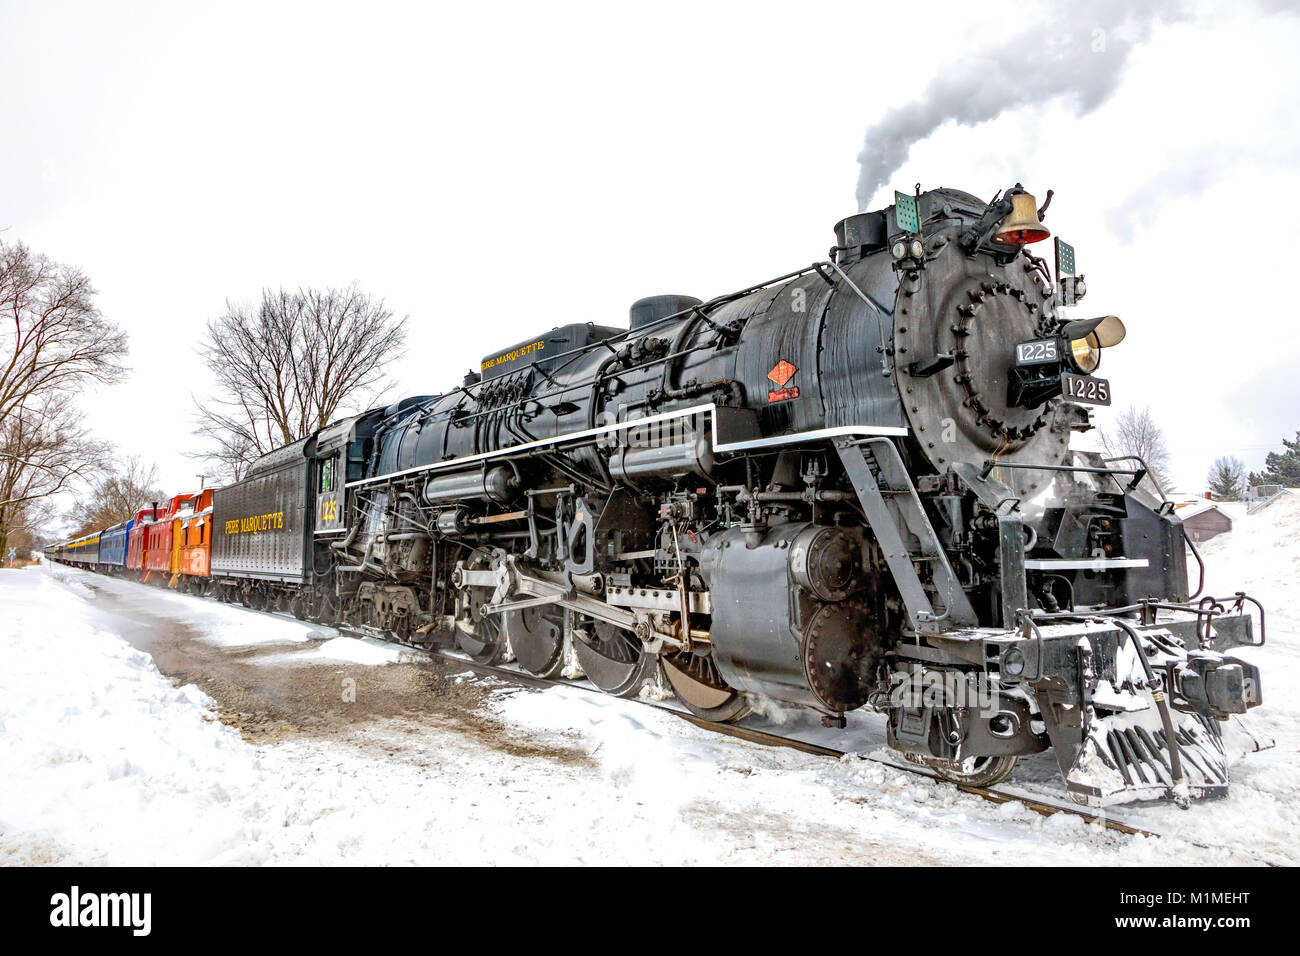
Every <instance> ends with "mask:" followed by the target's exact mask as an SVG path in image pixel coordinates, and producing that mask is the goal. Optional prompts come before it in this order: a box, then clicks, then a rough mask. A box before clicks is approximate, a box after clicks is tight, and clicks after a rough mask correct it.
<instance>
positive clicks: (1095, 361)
mask: <svg viewBox="0 0 1300 956" xmlns="http://www.w3.org/2000/svg"><path fill="white" fill-rule="evenodd" d="M1091 338H1092V337H1091V336H1089V337H1088V338H1086V339H1075V340H1073V341H1072V342H1071V343H1070V362H1071V363H1072V364H1073V365H1074V367H1075V368H1077V369H1078V370H1079V371H1080V372H1083V373H1084V374H1085V375H1086V374H1088V373H1089V372H1094V371H1096V369H1097V366H1098V365H1100V364H1101V349H1099V348H1097V346H1095V345H1093V344H1092V342H1091Z"/></svg>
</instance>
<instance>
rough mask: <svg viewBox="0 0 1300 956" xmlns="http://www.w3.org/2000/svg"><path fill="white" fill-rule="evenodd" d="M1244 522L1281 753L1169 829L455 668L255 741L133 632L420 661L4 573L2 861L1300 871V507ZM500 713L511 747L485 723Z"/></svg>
mask: <svg viewBox="0 0 1300 956" xmlns="http://www.w3.org/2000/svg"><path fill="white" fill-rule="evenodd" d="M1233 517H1234V518H1235V519H1236V521H1237V525H1236V527H1235V528H1234V530H1233V532H1232V533H1231V534H1230V535H1226V536H1222V537H1220V538H1218V539H1216V540H1214V541H1211V542H1210V543H1208V544H1207V545H1206V546H1205V548H1204V552H1205V554H1206V557H1207V560H1208V562H1209V564H1210V576H1209V582H1208V585H1207V589H1208V590H1209V592H1210V593H1217V592H1229V591H1231V590H1235V589H1236V588H1237V587H1242V586H1244V587H1247V588H1248V589H1249V590H1250V591H1251V592H1252V593H1254V594H1256V595H1257V596H1258V597H1260V598H1261V599H1262V600H1264V601H1265V604H1266V606H1268V608H1269V611H1270V615H1269V643H1268V647H1266V648H1264V649H1262V650H1252V651H1247V652H1245V653H1246V654H1249V655H1250V656H1251V657H1252V658H1253V659H1254V660H1255V661H1257V662H1258V663H1259V664H1260V666H1261V667H1262V668H1263V671H1264V677H1263V679H1264V699H1265V706H1264V707H1263V708H1260V709H1258V710H1257V711H1255V712H1254V713H1253V714H1252V715H1251V718H1252V721H1251V723H1252V725H1253V726H1254V727H1255V728H1257V729H1260V730H1263V731H1264V732H1266V733H1268V734H1271V735H1272V736H1274V737H1275V738H1276V739H1277V741H1278V746H1277V747H1276V748H1275V749H1273V750H1270V751H1266V752H1263V753H1257V754H1252V755H1250V756H1249V757H1248V758H1247V759H1246V760H1245V761H1244V762H1243V763H1241V764H1238V765H1237V766H1236V767H1234V771H1233V772H1234V783H1233V792H1232V794H1231V795H1230V796H1229V797H1228V798H1227V799H1226V800H1223V801H1218V802H1216V803H1203V804H1198V805H1196V806H1194V807H1193V808H1192V809H1191V810H1190V811H1185V812H1184V811H1179V810H1177V809H1176V808H1173V807H1172V806H1160V807H1156V808H1144V809H1142V810H1141V811H1140V812H1141V814H1142V817H1143V820H1144V821H1145V822H1146V823H1147V824H1149V825H1150V826H1151V828H1153V829H1156V830H1159V831H1161V832H1163V833H1165V834H1166V836H1165V837H1164V838H1162V839H1148V838H1142V837H1127V836H1123V835H1121V834H1117V833H1115V832H1113V831H1107V830H1104V829H1102V828H1100V827H1096V826H1088V825H1086V824H1084V823H1083V822H1082V821H1081V820H1080V819H1079V818H1077V817H1072V816H1066V815H1057V816H1055V817H1051V818H1043V817H1041V816H1039V815H1037V814H1035V813H1033V812H1032V811H1030V810H1028V809H1026V808H1024V807H1022V806H1020V805H1018V804H1006V805H1003V806H995V805H993V804H990V803H987V802H985V801H983V800H980V799H979V798H977V797H973V796H967V795H963V794H960V793H958V792H956V791H955V790H954V788H952V787H949V786H946V785H942V784H937V783H931V782H929V781H927V780H925V779H923V778H919V777H916V776H915V775H911V774H906V773H902V772H900V771H897V770H894V769H892V768H888V767H884V766H882V765H880V764H878V763H874V762H871V761H867V760H862V759H858V758H856V757H847V758H845V759H843V760H839V761H835V760H831V759H828V758H824V757H816V756H811V755H807V754H802V753H798V752H795V751H789V750H774V749H770V748H765V747H761V746H757V745H753V744H749V743H745V742H743V741H738V740H735V739H732V738H728V737H720V736H717V735H714V734H710V733H708V732H706V731H702V730H699V729H697V728H695V727H694V726H692V725H690V724H688V723H686V722H684V721H681V720H679V719H677V718H675V717H673V716H672V715H670V714H666V713H664V712H662V711H659V710H656V709H653V708H649V707H646V706H645V705H642V704H636V703H631V702H625V701H619V700H614V699H611V698H603V697H597V696H593V695H591V694H588V693H585V692H582V691H580V690H576V689H567V688H565V689H554V690H548V691H544V692H534V691H524V690H518V689H514V688H510V687H505V686H502V685H500V684H497V683H493V682H489V683H486V684H484V683H483V681H482V679H480V678H475V677H473V676H472V675H470V674H468V673H467V674H465V675H462V676H460V677H457V678H455V679H456V680H462V681H466V682H475V683H478V684H483V686H484V689H485V694H486V702H485V703H484V704H483V705H482V709H483V712H482V713H478V714H476V713H467V714H466V715H465V719H464V720H459V719H455V718H454V717H449V716H447V715H445V714H444V715H441V716H437V717H433V716H421V715H407V716H401V717H391V716H388V717H381V718H373V719H369V720H367V721H364V722H361V723H358V725H357V726H356V727H355V729H354V731H353V732H351V733H349V734H347V735H345V736H342V737H340V736H337V735H333V736H332V735H329V734H321V735H318V736H313V735H311V734H295V735H290V736H288V737H286V738H285V739H282V740H273V741H267V742H261V741H259V742H257V743H250V742H248V741H247V740H245V738H244V737H242V736H241V735H240V733H239V732H238V731H237V730H235V729H234V728H233V727H230V726H227V725H225V724H223V723H222V722H221V720H219V719H218V716H217V714H216V712H215V710H214V707H215V705H214V702H213V701H212V700H211V699H210V698H208V697H207V696H206V695H205V694H204V693H203V692H202V691H200V690H199V689H198V688H197V687H195V686H194V685H192V684H190V685H185V686H182V687H179V688H178V687H176V686H175V685H174V684H173V683H172V681H171V680H169V679H168V678H166V677H164V676H163V675H162V674H161V673H160V672H159V671H158V668H157V667H156V666H155V664H154V661H153V659H152V658H151V657H150V656H149V655H148V654H146V653H144V652H142V651H140V650H137V649H136V648H135V647H133V646H132V644H131V642H130V638H132V637H133V636H137V637H138V635H133V633H132V628H139V627H145V626H155V625H157V623H158V622H159V621H164V622H165V621H172V620H174V621H183V622H185V624H186V626H188V627H189V628H191V629H192V630H193V631H195V632H196V633H197V634H198V635H200V639H201V640H203V641H205V642H208V643H210V644H211V645H212V646H213V647H214V648H218V649H221V650H222V652H223V653H227V652H229V653H240V652H248V650H249V649H250V648H251V649H252V650H253V651H256V652H258V653H259V654H260V656H258V657H257V665H256V666H259V667H265V668H280V669H287V668H290V667H298V666H307V665H316V666H321V665H330V666H336V667H337V668H339V671H338V672H339V673H340V674H358V675H363V674H364V673H366V672H367V671H368V670H369V671H372V672H373V669H374V668H387V667H403V666H409V665H408V664H404V663H403V661H408V660H409V657H410V655H409V652H405V651H402V650H400V649H396V648H391V647H388V646H385V645H380V644H375V643H371V642H362V641H355V640H352V639H350V638H344V637H338V636H337V635H336V634H335V632H333V631H330V630H329V629H327V628H320V627H313V626H310V625H304V624H300V623H298V622H295V621H292V620H289V619H285V618H280V617H273V616H269V615H258V614H253V613H250V612H248V611H244V610H241V609H238V608H231V607H225V606H222V605H218V604H215V603H213V602H205V601H201V600H199V599H195V598H189V597H185V596H181V595H174V594H164V593H161V592H159V591H157V590H154V589H146V588H144V587H142V586H140V585H137V584H133V583H130V582H123V581H113V580H106V579H104V578H102V577H100V576H97V575H90V574H88V573H85V572H78V571H73V570H69V569H65V568H54V569H49V568H46V569H25V570H19V571H0V776H2V779H0V862H7V863H47V862H48V863H108V864H152V863H182V864H189V863H198V864H209V863H216V864H260V863H267V864H278V863H323V864H329V863H355V864H375V863H397V864H402V863H719V862H721V863H749V864H771V863H792V864H793V863H805V864H806V863H833V862H843V863H956V864H961V863H990V862H1004V861H1006V862H1015V863H1043V864H1066V863H1069V864H1080V863H1082V864H1098V865H1123V864H1149V863H1163V862H1168V863H1180V864H1191V865H1204V864H1215V863H1251V862H1258V861H1259V860H1260V859H1266V860H1269V861H1274V862H1283V863H1296V862H1300V839H1297V838H1298V837H1300V771H1297V769H1296V761H1295V758H1296V755H1297V751H1298V750H1300V732H1297V726H1298V725H1297V720H1296V718H1297V707H1298V706H1300V705H1298V704H1297V702H1296V694H1295V692H1296V691H1297V690H1300V614H1298V613H1297V611H1296V609H1295V606H1294V600H1295V598H1296V597H1297V594H1298V592H1300V586H1298V585H1297V581H1300V496H1296V497H1295V498H1294V500H1291V501H1281V502H1278V503H1276V504H1274V505H1273V506H1272V507H1271V508H1270V509H1267V510H1266V511H1264V512H1262V513H1261V514H1259V515H1255V516H1249V517H1247V516H1245V515H1244V513H1243V510H1242V509H1234V511H1233ZM108 596H111V597H112V598H113V602H112V604H111V606H110V605H108V604H107V603H106V597H108ZM1287 602H1291V603H1289V604H1288V603H1287ZM141 621H145V622H146V623H141ZM322 640H323V642H322ZM283 672H286V671H277V673H283ZM480 719H481V720H482V721H493V722H495V724H496V725H498V726H499V729H500V732H501V733H502V734H504V735H505V737H506V738H507V739H506V740H505V742H504V743H499V744H498V745H496V746H486V745H485V743H484V739H483V737H482V735H481V733H473V732H470V729H471V725H473V724H474V723H475V722H476V721H478V720H480Z"/></svg>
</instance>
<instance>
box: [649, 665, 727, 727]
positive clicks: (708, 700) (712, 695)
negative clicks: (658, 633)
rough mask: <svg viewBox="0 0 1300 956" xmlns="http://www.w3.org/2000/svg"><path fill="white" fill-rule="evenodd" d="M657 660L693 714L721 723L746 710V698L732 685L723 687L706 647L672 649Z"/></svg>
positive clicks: (723, 684)
mask: <svg viewBox="0 0 1300 956" xmlns="http://www.w3.org/2000/svg"><path fill="white" fill-rule="evenodd" d="M660 660H661V661H663V665H664V673H665V674H666V675H667V677H668V683H670V684H672V685H673V690H674V691H675V692H676V693H677V697H678V699H679V700H680V701H681V702H682V703H683V704H685V705H686V709H687V710H689V711H690V712H691V713H692V714H694V715H695V716H696V717H700V718H703V719H704V720H712V721H716V722H717V723H720V724H725V723H730V722H732V721H736V720H740V719H741V718H742V717H744V716H745V715H746V714H748V713H749V700H748V699H747V698H746V697H745V695H744V694H743V693H741V692H740V691H738V690H736V689H735V688H734V687H728V686H727V682H726V681H724V680H723V679H722V675H721V674H720V673H718V666H717V665H716V664H715V663H714V662H713V658H712V657H711V656H710V654H709V648H707V647H705V648H704V649H703V650H689V651H688V650H673V651H672V652H671V653H666V654H664V655H662V656H661V657H660Z"/></svg>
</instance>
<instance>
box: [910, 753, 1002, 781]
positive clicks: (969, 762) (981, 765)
mask: <svg viewBox="0 0 1300 956" xmlns="http://www.w3.org/2000/svg"><path fill="white" fill-rule="evenodd" d="M925 764H926V766H927V767H929V768H930V769H931V770H933V771H934V772H935V773H937V774H938V775H939V776H940V777H942V778H943V779H944V780H947V781H949V782H950V783H961V784H965V785H966V786H968V787H993V786H997V785H998V784H999V783H1001V782H1002V781H1003V780H1005V779H1007V777H1009V776H1010V775H1011V768H1012V767H1014V766H1015V765H1016V758H1015V756H1014V755H1009V756H1003V757H967V758H966V759H965V760H959V761H955V762H954V761H950V760H927V761H925Z"/></svg>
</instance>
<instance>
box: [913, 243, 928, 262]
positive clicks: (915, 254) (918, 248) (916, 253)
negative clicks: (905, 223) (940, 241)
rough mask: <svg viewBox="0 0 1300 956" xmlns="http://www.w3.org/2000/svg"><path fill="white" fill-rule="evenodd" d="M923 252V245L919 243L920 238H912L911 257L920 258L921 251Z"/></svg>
mask: <svg viewBox="0 0 1300 956" xmlns="http://www.w3.org/2000/svg"><path fill="white" fill-rule="evenodd" d="M923 252H925V246H923V245H921V240H920V239H913V240H912V258H913V259H919V258H921V253H923Z"/></svg>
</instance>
